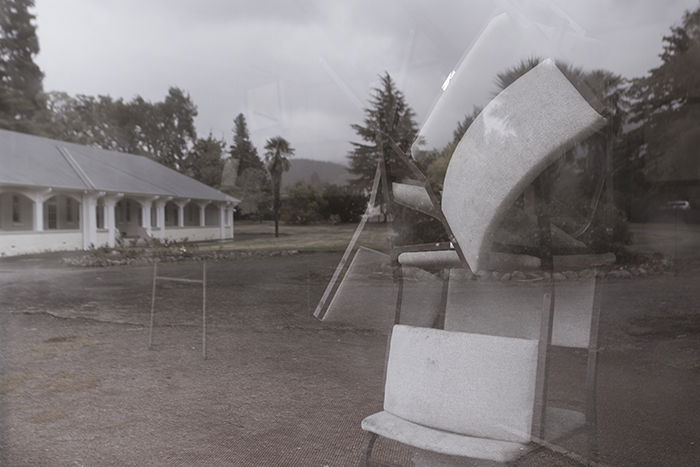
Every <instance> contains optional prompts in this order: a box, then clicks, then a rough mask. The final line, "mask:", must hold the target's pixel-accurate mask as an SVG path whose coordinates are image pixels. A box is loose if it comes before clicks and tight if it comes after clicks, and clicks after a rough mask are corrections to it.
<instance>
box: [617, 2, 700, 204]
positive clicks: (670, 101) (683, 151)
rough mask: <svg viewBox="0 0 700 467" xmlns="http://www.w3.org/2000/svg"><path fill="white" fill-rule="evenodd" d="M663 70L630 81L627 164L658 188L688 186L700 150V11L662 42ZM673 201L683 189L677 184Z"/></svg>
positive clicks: (688, 13)
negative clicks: (634, 163) (636, 166)
mask: <svg viewBox="0 0 700 467" xmlns="http://www.w3.org/2000/svg"><path fill="white" fill-rule="evenodd" d="M660 57H661V65H659V66H658V67H656V68H653V69H651V70H649V72H648V73H647V75H646V76H643V77H641V78H637V79H635V80H633V81H632V86H631V87H630V96H631V99H632V102H633V103H634V104H633V105H632V118H631V119H630V121H631V122H632V123H634V124H637V125H638V126H637V128H636V129H635V130H634V131H633V132H631V134H630V138H629V143H630V149H631V154H630V159H631V160H633V161H634V160H636V161H638V162H639V163H640V165H642V166H643V171H644V174H645V176H646V177H648V178H650V179H652V180H654V181H657V182H667V183H668V182H671V183H673V182H677V181H682V180H683V181H688V179H689V178H693V176H692V174H697V173H698V168H699V167H700V163H698V158H697V157H696V154H697V147H698V145H700V124H699V123H700V105H699V104H700V73H698V70H700V7H699V8H696V9H695V10H694V11H686V12H685V14H684V15H683V19H682V20H681V23H680V24H679V25H678V26H674V27H672V28H671V31H670V34H668V35H667V36H664V38H663V52H662V53H661V55H660ZM673 189H674V190H676V193H675V196H680V195H682V193H681V191H682V190H683V188H682V187H681V186H680V185H679V184H676V186H675V187H674V188H673Z"/></svg>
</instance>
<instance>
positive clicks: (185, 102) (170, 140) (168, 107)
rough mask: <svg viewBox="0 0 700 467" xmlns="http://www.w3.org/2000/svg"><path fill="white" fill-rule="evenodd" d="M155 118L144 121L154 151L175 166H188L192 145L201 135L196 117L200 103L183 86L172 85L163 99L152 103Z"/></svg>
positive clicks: (161, 158)
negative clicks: (187, 159)
mask: <svg viewBox="0 0 700 467" xmlns="http://www.w3.org/2000/svg"><path fill="white" fill-rule="evenodd" d="M151 108H152V112H153V114H154V116H155V119H153V120H150V121H146V122H144V127H145V128H147V131H146V132H145V133H146V135H144V136H146V138H145V139H146V140H151V141H152V142H153V145H152V155H153V156H154V157H155V158H156V160H158V162H160V163H162V164H165V165H167V166H169V167H172V168H174V169H182V168H184V167H185V166H186V165H187V163H186V158H187V155H188V151H189V148H190V147H191V146H192V144H194V141H196V139H197V130H196V129H195V126H194V118H195V117H196V116H197V106H196V105H195V104H194V102H192V99H191V98H190V95H189V94H187V93H185V92H184V91H183V90H182V89H180V88H176V87H171V88H170V89H169V90H168V95H167V96H166V97H165V100H164V101H163V102H162V103H156V104H155V105H152V106H151Z"/></svg>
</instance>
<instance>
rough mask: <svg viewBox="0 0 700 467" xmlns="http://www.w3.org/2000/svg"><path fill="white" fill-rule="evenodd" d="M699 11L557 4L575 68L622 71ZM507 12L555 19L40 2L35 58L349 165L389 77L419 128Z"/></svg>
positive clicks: (684, 3)
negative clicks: (583, 44) (178, 100)
mask: <svg viewBox="0 0 700 467" xmlns="http://www.w3.org/2000/svg"><path fill="white" fill-rule="evenodd" d="M513 5H517V8H515V7H514V6H513ZM520 5H525V6H520ZM696 5H697V2H696V1H695V0H671V1H669V2H658V1H656V0H645V1H635V2H630V1H613V0H589V1H586V2H564V1H554V6H555V7H556V8H555V10H556V9H559V10H561V12H563V13H565V15H567V16H568V17H570V18H571V20H572V21H574V22H575V24H576V26H577V27H580V28H581V30H582V31H584V32H585V34H587V35H589V36H590V37H591V38H592V39H593V40H596V41H599V43H600V44H601V46H602V47H601V48H600V50H602V51H603V52H604V53H600V54H588V55H584V54H581V55H580V56H579V57H578V59H580V60H581V61H583V62H585V63H583V64H584V65H585V66H587V67H604V68H609V69H612V70H613V71H616V72H618V73H622V74H623V75H626V76H635V75H639V74H641V73H643V72H644V71H645V70H647V69H649V68H650V67H651V66H654V65H655V64H657V63H658V57H657V55H658V53H659V52H660V50H661V36H662V35H663V34H665V33H666V32H667V31H668V28H669V26H670V25H671V24H672V23H673V22H677V21H678V20H679V19H680V17H681V15H682V12H683V10H684V9H687V8H693V7H695V6H696ZM503 8H510V9H511V10H513V9H515V10H517V11H518V12H520V14H523V15H526V16H527V15H531V16H532V17H533V18H535V19H536V20H539V19H542V18H544V19H547V14H545V13H547V12H549V11H550V10H546V9H542V8H541V2H537V1H535V2H533V1H530V2H525V3H523V2H521V1H518V2H511V3H509V2H507V1H505V0H501V1H500V2H497V3H494V2H492V1H490V0H473V1H469V2H464V1H457V0H442V1H437V0H436V1H433V2H425V1H422V0H389V1H382V2H376V1H369V0H355V1H344V2H328V1H322V0H304V1H299V2H288V1H282V0H278V1H264V2H261V1H254V0H235V1H230V0H208V1H206V2H201V1H194V0H170V1H166V0H151V1H148V2H144V1H136V0H103V1H100V2H95V1H93V0H63V1H61V2H55V1H53V0H37V2H36V9H35V13H36V15H37V23H38V27H39V28H38V34H39V40H40V43H41V49H42V50H41V53H40V55H39V57H38V62H39V64H40V66H41V67H42V69H43V71H44V72H45V74H46V78H45V88H46V89H48V90H54V89H55V90H64V91H67V92H69V93H72V94H77V93H85V94H110V95H112V96H116V97H125V98H127V99H128V98H131V97H133V96H135V95H137V94H139V95H142V96H143V97H145V98H147V99H152V100H155V99H162V98H163V96H164V95H165V94H166V92H167V89H168V87H169V86H179V87H181V88H184V89H185V90H187V91H188V92H189V93H190V94H191V96H192V98H193V100H194V101H195V103H196V104H197V105H198V107H199V116H198V119H197V126H198V129H199V132H200V133H202V134H207V133H208V132H209V131H212V133H213V134H214V135H215V136H224V137H226V138H227V139H228V140H229V141H230V136H231V128H232V120H233V118H234V117H235V115H236V114H238V113H239V112H244V113H246V114H247V116H248V118H249V121H250V122H251V126H252V127H253V128H252V129H253V135H254V140H255V143H256V144H257V145H258V147H259V148H260V147H261V145H262V144H263V143H264V139H265V138H266V137H269V136H268V135H269V133H270V132H273V131H276V132H277V133H278V134H281V135H283V136H285V137H287V138H288V139H289V140H290V141H291V142H292V145H295V146H297V147H298V148H299V151H298V157H315V158H321V159H332V160H337V161H344V160H345V155H346V153H347V151H348V149H349V143H348V140H349V139H351V138H352V136H353V135H352V131H351V130H349V125H350V124H351V123H354V122H359V121H361V119H362V107H363V106H364V105H365V103H366V101H367V98H368V96H369V93H370V90H371V89H372V87H373V86H375V85H377V83H378V76H379V75H380V74H381V73H383V72H384V71H388V72H389V73H391V74H392V76H393V77H394V78H395V79H396V81H397V83H398V84H399V86H400V87H401V89H402V90H403V91H404V93H405V95H406V97H407V99H408V101H409V103H410V104H411V105H412V107H413V108H414V109H415V111H416V113H417V116H418V120H419V121H422V120H424V119H425V118H426V117H427V115H428V113H429V112H430V109H431V107H432V104H433V102H434V101H435V100H436V98H437V97H438V96H439V95H440V92H441V91H440V86H441V84H442V82H443V81H444V79H445V77H446V76H447V75H448V73H450V71H452V69H453V68H454V66H455V64H456V63H457V62H458V60H459V59H460V57H462V55H463V54H464V52H465V51H466V50H468V48H469V46H470V44H473V43H474V41H475V39H476V38H477V37H478V35H479V33H480V31H481V30H482V29H483V28H484V27H485V25H486V24H487V22H488V20H489V18H491V17H493V16H494V15H495V14H496V13H497V12H498V11H501V10H503ZM543 12H544V13H543ZM502 45H503V44H502ZM505 45H506V46H507V44H505ZM486 52H488V50H487V51H486ZM487 55H488V53H487ZM499 59H500V60H504V58H503V57H499V56H494V57H493V60H494V62H493V63H494V64H498V63H499ZM473 72H474V73H477V74H478V73H479V70H473ZM470 110H471V109H467V110H466V111H465V113H466V112H468V111H470ZM445 133H446V134H450V133H451V129H450V130H449V131H445ZM270 136H272V135H270ZM297 142H298V144H297ZM307 150H308V154H304V152H303V151H307Z"/></svg>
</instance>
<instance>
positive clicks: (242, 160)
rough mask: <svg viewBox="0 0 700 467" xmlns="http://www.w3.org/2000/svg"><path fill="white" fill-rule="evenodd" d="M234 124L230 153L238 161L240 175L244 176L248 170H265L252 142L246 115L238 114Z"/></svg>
mask: <svg viewBox="0 0 700 467" xmlns="http://www.w3.org/2000/svg"><path fill="white" fill-rule="evenodd" d="M233 124H234V129H233V144H232V145H231V150H230V153H231V157H233V158H234V159H236V160H238V175H239V176H240V175H242V174H243V172H245V171H246V169H259V170H264V169H265V166H264V165H263V162H262V161H261V160H260V157H259V156H258V151H257V149H255V146H253V143H252V142H251V141H250V135H249V134H248V125H247V123H246V120H245V115H243V114H242V113H241V114H238V115H237V116H236V118H234V119H233Z"/></svg>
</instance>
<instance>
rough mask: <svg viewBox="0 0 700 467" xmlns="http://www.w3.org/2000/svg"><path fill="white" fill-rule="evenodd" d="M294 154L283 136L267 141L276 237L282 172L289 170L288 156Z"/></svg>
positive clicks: (267, 158)
mask: <svg viewBox="0 0 700 467" xmlns="http://www.w3.org/2000/svg"><path fill="white" fill-rule="evenodd" d="M292 155H294V148H293V147H291V146H290V145H289V141H287V140H286V139H284V138H282V137H281V136H275V137H274V138H270V139H268V140H267V141H266V142H265V164H266V165H267V170H268V171H269V172H270V179H271V180H272V215H273V217H274V218H275V237H278V236H279V219H280V188H281V186H282V173H284V172H286V171H287V170H289V159H287V157H291V156H292Z"/></svg>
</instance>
